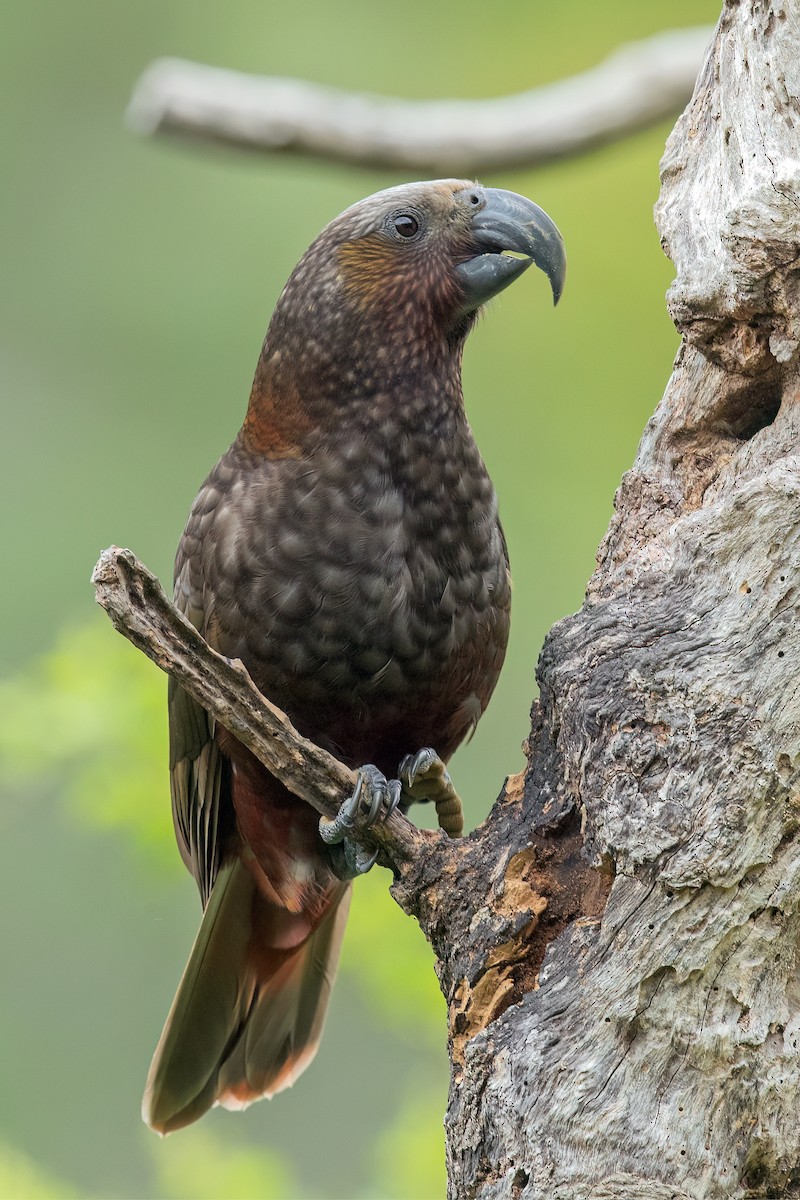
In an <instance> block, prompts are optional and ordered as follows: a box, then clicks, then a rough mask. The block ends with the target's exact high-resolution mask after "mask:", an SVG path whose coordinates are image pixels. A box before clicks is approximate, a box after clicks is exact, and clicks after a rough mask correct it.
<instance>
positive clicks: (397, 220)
mask: <svg viewBox="0 0 800 1200" xmlns="http://www.w3.org/2000/svg"><path fill="white" fill-rule="evenodd" d="M392 227H393V228H394V231H395V233H399V234H400V237H402V238H413V237H414V236H415V235H416V234H417V233H419V221H418V220H417V218H416V217H412V215H411V213H397V214H396V215H395V216H394V217H392Z"/></svg>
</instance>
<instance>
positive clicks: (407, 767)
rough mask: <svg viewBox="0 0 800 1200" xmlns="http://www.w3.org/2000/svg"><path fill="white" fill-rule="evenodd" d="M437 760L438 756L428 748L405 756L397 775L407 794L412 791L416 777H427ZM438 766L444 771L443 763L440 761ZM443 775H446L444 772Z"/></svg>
mask: <svg viewBox="0 0 800 1200" xmlns="http://www.w3.org/2000/svg"><path fill="white" fill-rule="evenodd" d="M438 758H439V755H438V754H437V753H436V751H435V750H432V749H431V747H430V746H426V747H425V748H424V749H423V750H418V751H417V753H416V754H407V755H406V756H405V758H404V759H403V760H402V761H401V763H400V766H399V767H398V770H397V774H398V775H399V777H400V780H401V782H402V783H403V785H404V787H406V788H407V789H408V791H409V792H410V791H412V790H413V787H414V784H415V783H416V782H417V779H418V777H419V776H425V775H427V774H428V772H429V771H430V769H431V767H432V766H433V765H434V763H435V762H436V760H437V759H438ZM440 766H441V768H442V770H443V771H444V763H442V762H441V760H440ZM445 774H447V772H446V771H445Z"/></svg>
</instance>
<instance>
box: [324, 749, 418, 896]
mask: <svg viewBox="0 0 800 1200" xmlns="http://www.w3.org/2000/svg"><path fill="white" fill-rule="evenodd" d="M400 793H401V784H400V780H399V779H387V778H386V776H385V775H384V774H383V773H382V772H381V771H379V770H378V768H377V767H373V766H372V765H371V764H368V765H367V766H364V767H359V769H358V777H357V779H356V786H355V787H354V788H353V794H352V796H349V797H348V799H347V800H345V802H344V804H343V805H342V807H341V808H340V809H339V811H338V813H337V814H336V816H335V817H333V818H329V817H321V818H320V822H319V833H320V837H321V838H322V840H323V842H325V843H326V844H327V846H328V847H329V849H330V854H331V862H332V864H333V869H334V871H335V872H336V874H337V875H338V876H339V878H340V879H354V878H355V876H356V875H364V874H366V872H367V871H368V870H369V869H370V867H372V866H373V865H374V863H375V860H376V858H377V857H378V851H377V850H376V851H375V852H374V854H370V853H369V852H368V851H367V850H365V849H364V847H363V846H361V845H359V843H358V842H356V841H355V840H354V839H353V838H352V837H350V834H351V832H352V830H353V829H354V828H355V825H356V817H357V816H358V814H359V812H362V814H363V815H362V817H361V820H360V821H359V825H360V827H361V828H362V829H368V828H369V827H370V825H374V824H375V822H376V821H378V820H380V821H385V820H386V818H387V817H390V816H391V815H392V813H393V812H394V810H395V809H396V808H397V806H398V804H399V803H400Z"/></svg>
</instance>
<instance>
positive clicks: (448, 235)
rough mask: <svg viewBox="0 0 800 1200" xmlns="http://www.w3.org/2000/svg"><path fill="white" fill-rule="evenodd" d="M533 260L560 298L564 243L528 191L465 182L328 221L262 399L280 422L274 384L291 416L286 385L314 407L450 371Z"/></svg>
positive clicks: (422, 186)
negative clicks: (485, 309)
mask: <svg viewBox="0 0 800 1200" xmlns="http://www.w3.org/2000/svg"><path fill="white" fill-rule="evenodd" d="M532 263H535V264H536V265H537V266H538V267H540V268H541V270H542V271H544V273H545V274H546V275H547V277H548V279H549V280H550V286H551V288H552V292H553V300H554V302H556V303H557V302H558V299H559V296H560V295H561V290H562V288H563V285H564V276H565V271H566V257H565V254H564V243H563V241H562V239H561V235H560V233H559V231H558V229H557V228H556V226H555V225H554V223H553V222H552V221H551V220H550V218H549V217H548V216H547V214H546V213H545V212H544V211H543V210H542V209H541V208H539V207H538V205H536V204H534V203H533V202H532V201H530V200H527V199H526V198H525V197H524V196H519V195H517V194H516V193H514V192H507V191H502V190H500V189H497V188H487V187H483V186H481V185H480V184H478V183H475V182H470V181H469V180H463V179H444V180H435V181H432V182H424V183H409V184H402V185H401V186H399V187H394V188H389V189H387V190H386V191H382V192H376V193H375V195H373V196H368V197H367V198H366V199H365V200H361V201H359V202H358V203H357V204H354V205H353V206H352V207H351V208H348V209H346V210H345V212H343V213H341V214H340V215H339V216H338V217H336V218H335V219H334V220H333V221H331V223H330V224H329V225H328V226H326V228H325V229H324V230H323V231H322V233H321V234H320V235H319V236H318V237H317V238H316V240H315V241H314V242H313V243H312V245H311V246H310V247H309V249H308V250H307V251H306V253H305V254H304V255H303V257H302V259H301V260H300V262H299V263H298V265H297V267H296V268H295V270H294V271H293V272H292V275H291V277H290V279H289V281H288V283H287V284H286V287H285V288H284V290H283V292H282V294H281V296H280V299H279V301H278V304H277V306H276V309H275V313H274V315H273V318H272V322H271V324H270V329H269V331H268V334H267V339H266V341H265V343H264V350H263V353H262V358H261V362H260V364H259V370H258V372H257V375H256V381H255V384H254V396H260V397H261V401H260V406H261V407H262V408H263V407H264V403H265V402H266V403H268V405H269V408H270V410H271V411H273V412H275V414H276V416H277V408H278V401H279V400H281V397H279V396H277V395H273V399H272V400H269V394H270V392H271V393H275V392H276V389H277V390H279V391H281V392H282V393H284V396H283V399H282V400H281V407H283V408H284V411H285V401H286V396H287V395H288V390H289V389H290V390H291V391H292V393H293V395H294V396H295V397H296V398H297V399H298V400H299V399H300V397H301V396H302V403H303V407H304V408H306V409H307V407H308V405H309V403H312V402H313V396H315V395H316V396H319V397H320V399H321V400H323V402H324V403H325V404H329V403H330V401H331V400H335V399H336V400H338V401H339V402H341V400H342V399H343V398H344V397H345V396H347V397H350V398H353V397H358V396H359V395H361V396H363V397H364V398H365V399H368V397H369V393H370V392H371V391H372V390H374V388H375V387H376V386H377V385H378V383H379V385H380V387H382V388H385V387H386V386H387V384H390V383H391V382H392V379H394V381H395V383H396V384H398V383H399V382H401V381H402V380H403V379H404V378H405V379H410V378H412V377H413V378H416V379H418V378H419V376H420V374H424V372H425V371H426V370H430V369H432V368H433V365H434V364H440V365H441V364H446V368H442V369H451V367H452V364H453V362H454V361H455V360H457V359H458V357H459V355H460V350H461V346H462V345H463V341H464V338H465V337H466V335H467V333H468V332H469V330H470V328H471V326H472V324H473V323H474V320H475V317H476V314H477V312H478V310H479V309H480V307H481V306H482V305H483V304H484V303H485V302H486V301H487V300H490V299H491V298H492V297H493V296H496V295H497V294H498V292H500V291H502V290H503V289H504V288H506V287H508V285H509V284H510V283H512V282H513V281H514V280H515V279H517V278H518V277H519V276H520V275H521V274H522V273H523V272H524V271H526V270H527V268H528V267H529V266H530V265H531V264H532ZM289 364H292V370H293V371H294V378H293V379H292V380H291V381H290V380H289V378H288V374H287V372H288V370H289ZM300 364H302V366H301V365H300ZM447 364H449V366H447ZM298 371H300V372H301V374H302V378H299V377H298V374H297V372H298ZM251 404H252V401H251Z"/></svg>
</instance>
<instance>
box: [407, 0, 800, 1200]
mask: <svg viewBox="0 0 800 1200" xmlns="http://www.w3.org/2000/svg"><path fill="white" fill-rule="evenodd" d="M799 96H800V9H798V7H797V6H793V5H790V4H788V3H786V0H773V2H768V0H741V2H736V0H728V3H727V4H726V5H725V8H724V11H723V14H722V18H721V21H720V24H719V27H718V29H717V32H716V35H715V38H714V40H713V43H712V45H711V47H710V50H709V54H708V57H707V60H706V63H705V65H704V67H703V69H702V71H701V75H700V79H699V81H698V84H697V88H696V90H695V94H694V97H693V99H692V101H691V102H690V104H689V107H688V109H687V110H686V112H685V113H684V115H683V116H682V117H681V119H680V120H679V122H678V124H677V126H676V128H675V130H674V132H673V134H672V136H671V138H670V140H669V143H668V145H667V150H666V154H665V157H664V160H663V164H662V192H661V198H660V201H659V203H658V206H657V219H658V224H659V228H660V231H661V234H662V238H663V243H664V248H665V250H666V252H667V254H668V255H669V256H670V258H672V260H673V261H674V263H675V266H676V269H677V273H678V274H677V280H676V282H675V284H674V285H673V287H672V289H671V292H670V309H671V312H672V315H673V317H674V320H675V322H676V324H677V326H678V328H679V330H680V332H681V333H682V335H683V341H682V345H681V348H680V351H679V353H678V357H677V360H676V363H675V368H674V371H673V374H672V377H671V379H670V381H669V384H668V386H667V390H666V393H665V395H664V398H663V400H662V401H661V403H660V405H659V406H658V408H657V410H656V413H655V416H654V417H653V418H652V420H651V421H650V423H649V424H648V426H647V429H646V430H645V434H644V437H643V440H642V443H641V446H640V448H639V452H638V455H637V458H636V462H635V464H634V466H633V469H632V470H631V471H630V472H629V473H628V474H627V475H626V476H625V478H624V480H623V482H622V486H621V487H620V489H619V492H618V494H617V498H616V513H615V516H614V518H613V520H612V522H611V525H610V528H609V530H608V533H607V534H606V537H605V540H604V542H603V544H602V546H601V548H600V553H599V557H598V567H597V570H596V572H595V574H594V576H593V578H592V580H591V582H590V584H589V589H588V592H587V596H586V601H585V603H584V606H583V608H582V609H581V611H580V612H579V613H577V614H576V615H575V616H573V617H569V618H567V619H566V620H564V621H561V622H560V623H559V624H558V625H556V626H555V628H554V629H553V630H552V631H551V633H550V635H549V637H548V639H547V641H546V643H545V646H544V649H543V652H542V656H541V660H540V663H539V684H540V689H541V698H540V700H539V701H538V702H537V703H536V704H535V705H534V708H533V727H532V733H531V737H530V742H529V755H528V768H527V771H526V772H525V774H524V776H520V777H518V778H516V779H515V780H512V781H509V784H508V785H507V787H506V791H505V793H504V795H503V796H502V797H501V799H500V800H499V801H498V803H497V805H496V806H495V808H494V809H493V811H492V813H491V814H490V816H489V818H488V819H487V821H486V822H485V823H484V826H483V827H482V828H481V829H480V830H478V831H476V833H475V834H474V835H473V836H472V837H471V838H469V839H466V841H465V842H464V843H463V844H462V846H461V847H460V848H459V849H458V851H457V852H453V851H452V850H451V849H450V848H449V847H447V846H444V845H442V846H441V847H440V855H439V857H438V858H437V854H436V853H431V854H430V855H428V861H427V863H426V865H425V866H424V867H423V866H420V868H419V871H418V874H417V877H416V878H401V879H400V880H399V882H398V883H396V885H395V894H396V895H397V898H398V900H399V901H400V902H401V903H402V904H403V905H404V907H406V908H407V909H409V910H410V911H413V912H414V913H415V914H416V915H417V916H418V917H419V919H420V921H421V923H422V925H423V927H424V928H425V929H426V932H427V933H428V935H429V936H430V937H431V940H432V942H433V945H434V948H435V950H436V952H437V957H438V960H439V973H440V978H441V982H442V987H443V990H444V992H445V995H446V997H447V999H448V1002H449V1006H450V1039H451V1053H452V1066H453V1078H452V1086H451V1092H450V1102H449V1108H448V1114H447V1140H448V1164H449V1173H450V1193H449V1194H450V1196H451V1197H452V1198H453V1200H455V1198H458V1200H464V1198H466V1197H470V1198H478V1197H480V1198H481V1200H489V1198H490V1197H491V1198H492V1200H499V1198H500V1197H509V1198H510V1197H519V1198H522V1197H525V1198H526V1200H534V1198H536V1200H539V1198H541V1200H545V1198H546V1200H553V1198H557V1200H587V1198H589V1197H591V1198H592V1200H600V1198H601V1197H602V1198H603V1200H611V1198H612V1197H626V1198H634V1197H635V1198H636V1200H650V1198H653V1200H655V1198H656V1197H657V1198H659V1200H666V1198H667V1197H670V1198H677V1197H681V1198H684V1197H686V1198H690V1197H691V1198H692V1200H698V1198H709V1200H711V1198H717V1197H726V1198H727V1197H744V1196H764V1197H775V1196H782V1195H794V1194H800V1120H798V1093H799V1092H800V1053H798V1040H800V976H798V962H797V955H798V934H800V919H799V918H798V898H799V897H800V837H798V832H797V831H798V824H799V818H800V796H799V795H798V764H800V688H799V687H798V682H797V677H796V675H795V669H796V668H797V665H798V661H800V627H799V626H798V622H797V606H798V583H799V582H800V457H799V456H798V450H800V441H799V440H798V432H799V430H800V403H799V402H798V365H797V357H798V356H797V354H796V350H797V346H798V342H800V310H799V309H798V288H799V287H800V270H799V269H798V261H797V260H798V253H799V252H800V250H799V247H798V242H799V241H800V232H799V231H800V186H799V185H800V142H799V141H798V128H799V127H800V101H798V97H799ZM624 339H625V331H624V330H621V331H620V359H619V361H620V370H621V371H622V370H624V369H625V366H624V363H625V341H624ZM564 400H565V401H567V400H570V402H574V398H568V397H564Z"/></svg>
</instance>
